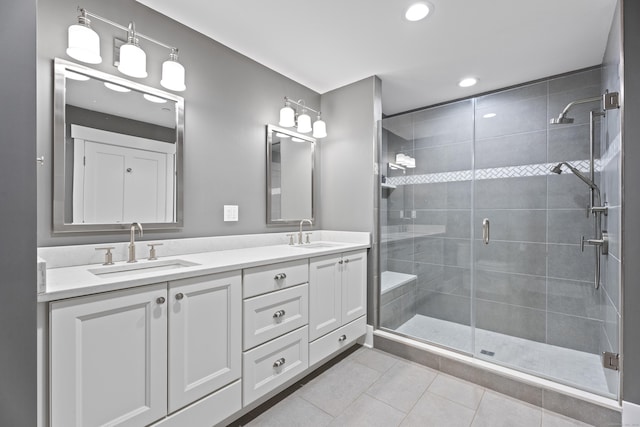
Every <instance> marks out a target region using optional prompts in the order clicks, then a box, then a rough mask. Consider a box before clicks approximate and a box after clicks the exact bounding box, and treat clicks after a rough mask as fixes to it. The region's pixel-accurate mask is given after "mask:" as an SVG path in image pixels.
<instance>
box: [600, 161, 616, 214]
mask: <svg viewBox="0 0 640 427" xmlns="http://www.w3.org/2000/svg"><path fill="white" fill-rule="evenodd" d="M620 176H621V174H620V153H618V154H616V155H615V156H614V157H613V158H612V159H611V161H610V162H609V163H608V164H607V165H605V167H604V170H603V171H602V173H601V177H600V179H601V184H602V185H601V191H602V193H603V200H605V201H606V202H607V203H609V206H619V205H620Z"/></svg>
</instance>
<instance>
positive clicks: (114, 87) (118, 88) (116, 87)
mask: <svg viewBox="0 0 640 427" xmlns="http://www.w3.org/2000/svg"><path fill="white" fill-rule="evenodd" d="M104 86H105V87H106V88H108V89H111V90H113V91H115V92H123V93H126V92H131V89H129V88H128V87H124V86H120V85H117V84H115V83H111V82H104Z"/></svg>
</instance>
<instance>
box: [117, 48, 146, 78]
mask: <svg viewBox="0 0 640 427" xmlns="http://www.w3.org/2000/svg"><path fill="white" fill-rule="evenodd" d="M118 71H120V72H121V73H122V74H126V75H127V76H131V77H138V78H143V77H147V75H148V74H147V54H146V53H144V50H142V49H140V47H139V46H136V45H135V44H133V43H127V44H123V45H122V46H120V65H118Z"/></svg>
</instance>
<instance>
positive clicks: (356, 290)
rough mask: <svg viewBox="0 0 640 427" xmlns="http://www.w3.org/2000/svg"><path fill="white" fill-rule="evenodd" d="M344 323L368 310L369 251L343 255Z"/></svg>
mask: <svg viewBox="0 0 640 427" xmlns="http://www.w3.org/2000/svg"><path fill="white" fill-rule="evenodd" d="M342 262H343V263H342V324H343V325H345V324H347V323H349V322H351V321H353V320H355V319H357V318H358V317H360V316H362V315H363V314H365V313H366V312H367V251H357V252H350V253H346V254H343V256H342Z"/></svg>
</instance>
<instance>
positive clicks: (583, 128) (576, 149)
mask: <svg viewBox="0 0 640 427" xmlns="http://www.w3.org/2000/svg"><path fill="white" fill-rule="evenodd" d="M599 140H600V138H596V144H595V151H594V153H595V158H600V143H599V142H598V141H599ZM589 150H590V148H589V125H588V124H579V125H556V126H551V127H549V153H548V156H549V157H548V161H549V162H564V161H566V162H571V161H573V160H588V159H589ZM567 173H568V172H567Z"/></svg>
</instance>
